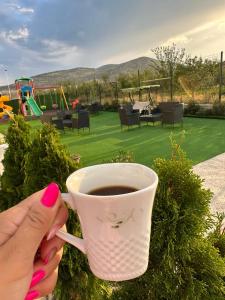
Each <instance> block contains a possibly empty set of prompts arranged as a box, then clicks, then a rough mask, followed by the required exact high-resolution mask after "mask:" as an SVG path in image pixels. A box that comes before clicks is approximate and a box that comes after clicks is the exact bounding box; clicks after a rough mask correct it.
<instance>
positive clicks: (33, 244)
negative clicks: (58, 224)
mask: <svg viewBox="0 0 225 300" xmlns="http://www.w3.org/2000/svg"><path fill="white" fill-rule="evenodd" d="M32 196H33V195H32ZM32 196H31V197H30V198H29V199H27V200H28V201H27V202H26V203H27V204H26V205H28V206H29V209H28V211H27V214H26V216H25V217H24V219H23V221H22V223H21V225H20V226H19V228H18V229H17V231H16V233H15V234H14V235H13V236H12V238H11V239H10V241H9V242H11V243H12V245H11V247H13V249H16V256H17V258H18V255H19V257H20V259H22V258H26V259H32V261H33V260H34V257H35V254H36V252H37V250H38V247H39V245H40V243H41V241H42V239H43V238H44V236H45V235H46V233H47V232H48V231H49V229H50V228H51V225H52V224H53V222H54V219H55V217H56V214H57V211H58V209H59V206H60V201H57V199H58V196H59V187H58V185H57V184H56V183H51V184H49V185H48V186H47V188H46V189H45V190H44V193H43V194H42V196H41V197H39V199H35V200H36V201H34V199H32ZM29 200H30V202H31V203H29ZM11 247H10V248H11ZM11 249H12V248H11Z"/></svg>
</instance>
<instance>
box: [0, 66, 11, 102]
mask: <svg viewBox="0 0 225 300" xmlns="http://www.w3.org/2000/svg"><path fill="white" fill-rule="evenodd" d="M0 67H1V68H2V70H3V71H4V73H5V77H6V82H7V86H8V93H9V98H10V99H11V98H12V97H11V96H12V95H11V90H10V86H9V77H8V69H7V67H6V66H5V65H0Z"/></svg>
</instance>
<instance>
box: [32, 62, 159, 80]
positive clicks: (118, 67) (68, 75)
mask: <svg viewBox="0 0 225 300" xmlns="http://www.w3.org/2000/svg"><path fill="white" fill-rule="evenodd" d="M153 61H155V60H154V59H152V58H148V57H139V58H136V59H133V60H130V61H128V62H125V63H121V64H109V65H104V66H100V67H99V68H96V69H95V68H74V69H70V70H62V71H56V72H50V73H45V74H40V75H36V76H33V77H32V78H33V79H34V80H35V83H36V84H49V83H59V82H63V81H75V82H77V83H80V82H84V81H89V80H93V79H94V78H96V79H100V80H101V79H102V78H103V77H104V76H106V77H107V78H109V80H115V78H116V77H117V76H118V75H119V74H121V73H134V72H137V70H138V69H139V70H140V71H144V70H146V69H148V68H152V65H153V64H154V62H153Z"/></svg>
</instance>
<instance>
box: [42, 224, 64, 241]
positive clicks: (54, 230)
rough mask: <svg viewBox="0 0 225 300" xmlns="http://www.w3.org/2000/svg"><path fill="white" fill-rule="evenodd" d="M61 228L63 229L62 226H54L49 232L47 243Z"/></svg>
mask: <svg viewBox="0 0 225 300" xmlns="http://www.w3.org/2000/svg"><path fill="white" fill-rule="evenodd" d="M61 227H62V225H54V226H53V227H52V229H51V230H50V231H49V234H48V235H47V237H46V240H47V241H49V240H51V239H52V238H53V237H54V236H55V234H56V232H57V231H58V230H59V229H60V228H61Z"/></svg>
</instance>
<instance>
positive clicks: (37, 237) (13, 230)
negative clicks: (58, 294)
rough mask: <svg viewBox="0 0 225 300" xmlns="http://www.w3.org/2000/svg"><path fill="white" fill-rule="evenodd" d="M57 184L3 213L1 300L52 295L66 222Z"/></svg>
mask: <svg viewBox="0 0 225 300" xmlns="http://www.w3.org/2000/svg"><path fill="white" fill-rule="evenodd" d="M67 216H68V213H67V209H66V207H65V206H64V204H63V202H62V200H61V198H60V193H59V188H58V186H57V185H56V184H55V183H51V184H50V185H49V186H48V187H47V188H46V189H45V190H42V191H39V192H37V193H35V194H33V195H32V196H30V197H28V198H27V199H25V200H24V201H22V202H20V203H19V204H18V205H16V206H14V207H12V208H10V209H9V210H7V211H4V212H2V213H0V266H1V267H0V270H1V271H0V299H4V300H24V299H26V300H33V299H36V298H39V297H42V296H45V295H47V294H49V293H51V292H52V290H53V289H54V287H55V284H56V281H57V268H58V264H59V262H60V260H61V257H62V252H63V250H62V247H63V244H64V242H63V241H62V240H61V239H59V238H57V237H56V236H55V233H56V231H57V230H58V229H59V228H60V227H62V226H63V225H64V224H65V222H66V220H67Z"/></svg>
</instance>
